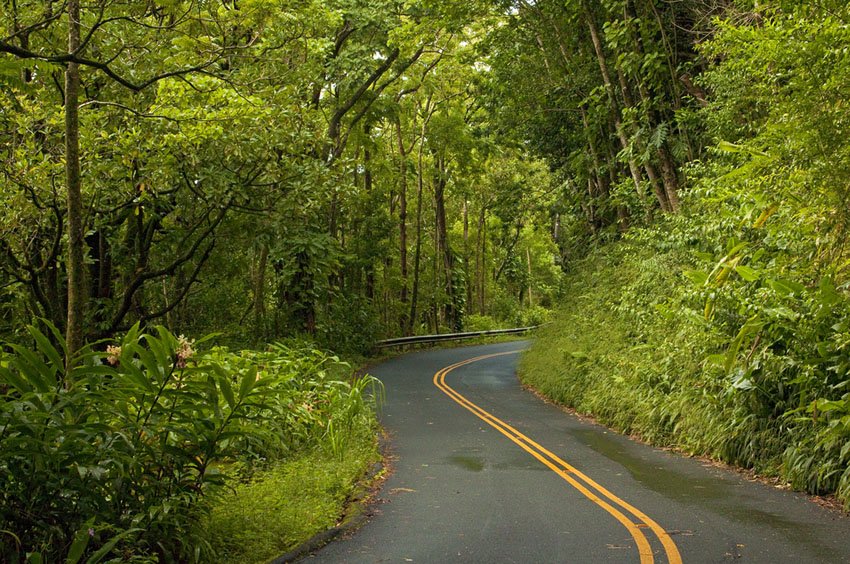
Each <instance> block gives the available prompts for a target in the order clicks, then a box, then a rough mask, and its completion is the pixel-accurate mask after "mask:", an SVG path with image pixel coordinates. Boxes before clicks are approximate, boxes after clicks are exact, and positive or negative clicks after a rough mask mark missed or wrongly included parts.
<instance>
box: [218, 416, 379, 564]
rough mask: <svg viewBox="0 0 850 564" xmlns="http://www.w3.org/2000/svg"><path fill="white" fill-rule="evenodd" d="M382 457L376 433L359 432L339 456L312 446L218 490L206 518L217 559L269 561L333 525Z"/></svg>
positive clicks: (241, 562) (242, 562)
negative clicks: (219, 492) (233, 485)
mask: <svg viewBox="0 0 850 564" xmlns="http://www.w3.org/2000/svg"><path fill="white" fill-rule="evenodd" d="M378 458H379V455H378V452H377V445H376V441H375V436H374V434H370V433H360V434H359V435H358V436H352V437H350V440H349V441H348V442H347V444H346V445H345V446H344V447H343V449H342V451H341V452H340V453H339V455H338V456H334V455H330V454H328V453H327V452H326V451H324V450H322V449H314V450H311V451H309V452H305V453H303V454H302V455H300V456H299V457H297V458H295V459H293V460H288V461H286V462H284V463H282V464H279V465H277V466H275V467H273V468H271V469H269V470H266V471H262V472H259V473H257V475H255V476H254V477H253V478H252V479H251V480H249V481H246V482H244V483H242V484H239V485H237V486H236V487H235V488H234V489H233V490H231V491H229V492H227V493H226V494H222V495H220V496H219V497H218V498H217V499H215V500H214V502H213V508H212V511H211V512H210V515H209V518H208V521H207V522H206V524H205V528H206V529H207V531H208V533H209V536H210V538H212V539H213V540H212V544H213V548H214V549H215V552H216V554H217V556H218V562H221V563H222V564H227V563H234V564H237V563H238V564H250V563H261V562H268V561H269V560H271V559H273V558H275V557H277V556H280V555H281V554H284V553H285V552H287V551H289V550H291V549H293V548H294V547H296V546H298V545H300V544H301V543H303V542H305V541H307V540H308V539H310V538H311V537H312V536H314V535H315V534H317V533H319V532H322V531H324V530H327V529H330V528H332V527H334V526H335V525H336V524H337V523H338V521H339V519H340V517H341V516H342V515H343V512H344V510H345V504H346V502H347V501H348V499H349V496H350V495H351V493H352V491H353V490H354V489H355V488H356V486H357V484H358V481H359V480H361V479H362V478H363V476H364V475H365V473H366V472H367V470H368V468H369V467H370V465H371V464H373V463H374V462H376V461H377V460H378Z"/></svg>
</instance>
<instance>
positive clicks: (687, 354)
mask: <svg viewBox="0 0 850 564" xmlns="http://www.w3.org/2000/svg"><path fill="white" fill-rule="evenodd" d="M724 205H725V210H726V211H725V213H724V214H721V215H718V214H714V215H712V216H710V217H711V221H707V220H705V219H703V218H702V217H700V215H701V214H694V215H691V216H683V217H678V218H673V219H669V220H667V221H666V222H664V223H663V224H662V225H660V226H656V227H654V228H651V229H644V230H639V229H635V230H633V232H631V233H630V234H629V235H628V236H626V237H625V239H624V240H623V241H621V242H619V243H616V244H612V245H609V246H607V247H603V248H601V249H599V250H597V251H596V252H594V253H592V254H591V255H590V256H589V257H588V258H587V259H585V260H584V261H583V262H581V263H578V264H576V265H575V268H574V270H573V273H572V274H571V275H569V276H568V279H567V282H566V289H565V292H564V295H565V298H564V302H563V303H562V307H561V310H560V311H559V313H558V315H556V316H555V322H554V324H553V325H551V326H549V327H546V328H544V329H543V330H541V333H540V336H539V338H538V339H537V341H536V342H535V344H534V345H533V347H532V349H531V351H530V352H529V353H528V354H527V355H526V356H525V358H524V359H523V361H522V364H521V376H522V378H523V380H524V381H525V382H526V383H528V384H530V385H532V386H534V387H536V388H537V389H539V390H540V391H541V392H543V393H544V394H545V395H547V396H549V397H551V398H552V399H554V400H556V401H558V402H560V403H563V404H565V405H567V406H570V407H573V408H575V409H576V410H578V411H579V412H581V413H585V414H592V415H594V416H595V417H597V418H598V419H599V420H600V421H601V422H602V423H605V424H607V425H611V426H613V427H615V428H617V429H619V430H621V431H623V432H625V433H630V434H635V435H638V436H641V437H643V438H644V439H645V440H648V441H651V442H653V443H655V444H659V445H666V446H676V447H679V448H681V449H683V450H685V451H687V452H690V453H695V454H700V455H708V456H711V457H714V458H717V459H720V460H723V461H725V462H728V463H732V464H736V465H739V466H742V467H746V468H753V469H755V470H756V471H758V472H761V473H763V474H766V475H770V476H778V477H780V478H782V479H784V480H786V481H789V482H790V483H791V484H793V485H794V486H796V487H798V488H800V489H804V490H807V491H809V492H812V493H837V494H838V495H839V497H840V498H841V499H843V500H844V501H845V503H850V446H848V445H850V374H849V373H848V372H850V315H848V314H850V298H848V294H847V289H848V288H847V282H846V281H844V282H842V281H841V279H840V278H839V277H838V276H839V275H838V274H837V273H836V271H834V270H830V269H828V268H824V267H818V266H817V265H814V264H813V263H812V262H810V261H803V260H800V258H799V257H801V256H811V254H807V246H813V244H814V241H810V240H809V239H807V238H806V236H805V235H800V234H799V233H798V234H796V235H795V231H794V229H793V225H794V221H795V220H796V216H795V215H794V214H793V213H789V214H787V215H785V214H783V213H782V212H781V211H780V210H777V209H775V208H774V209H770V208H765V210H766V211H763V212H758V211H754V210H753V209H752V208H755V207H757V206H758V203H755V204H754V203H753V202H741V201H739V202H737V203H736V205H735V206H733V205H732V203H730V202H729V201H726V202H725V203H724ZM736 206H737V207H736ZM747 206H750V208H749V212H748V213H745V212H744V211H742V210H747V209H748V208H747ZM703 211H704V210H703ZM771 216H772V217H771ZM742 218H743V219H742ZM768 219H770V222H768Z"/></svg>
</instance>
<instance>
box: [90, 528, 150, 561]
mask: <svg viewBox="0 0 850 564" xmlns="http://www.w3.org/2000/svg"><path fill="white" fill-rule="evenodd" d="M143 530H144V529H137V528H133V529H127V530H126V531H121V532H120V533H118V534H117V535H115V536H114V537H112V538H111V539H109V540H108V541H107V542H106V544H104V545H103V546H102V547H100V548H99V549H98V550H97V551H96V552H94V554H92V555H91V556H89V558H88V560H86V564H97V563H98V562H100V561H101V560H103V558H104V557H105V556H107V555H108V554H109V553H110V552H111V551H112V549H113V548H115V545H117V544H118V542H119V541H121V540H123V539H125V538H127V537H129V536H130V535H133V534H135V533H137V532H139V531H143Z"/></svg>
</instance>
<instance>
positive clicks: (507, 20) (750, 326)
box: [0, 0, 850, 561]
mask: <svg viewBox="0 0 850 564" xmlns="http://www.w3.org/2000/svg"><path fill="white" fill-rule="evenodd" d="M848 30H850V8H848V6H847V5H846V2H843V1H839V0H817V1H816V2H811V1H804V0H767V1H762V0H760V1H753V0H683V1H676V2H672V1H667V0H601V1H598V2H591V1H590V0H557V1H556V0H535V1H526V0H513V1H512V0H504V1H498V2H488V1H485V0H474V1H458V0H401V1H388V0H379V1H377V2H376V1H368V2H367V1H365V0H331V1H327V2H325V1H322V2H319V1H317V0H302V1H299V2H277V1H272V0H245V1H241V2H234V1H231V0H219V1H211V2H197V1H196V0H174V1H170V2H166V3H156V2H146V3H129V4H128V3H126V2H117V1H114V0H94V1H92V2H88V3H85V4H81V3H80V1H79V0H67V1H66V2H60V3H57V2H53V1H52V0H19V1H13V2H5V3H3V9H2V11H0V98H2V100H3V101H2V103H0V312H2V317H0V336H2V338H3V340H4V341H5V342H7V343H8V344H6V345H4V348H3V355H4V356H3V357H2V360H0V378H2V381H0V392H2V394H3V403H2V405H1V406H0V415H2V417H3V419H2V421H0V424H1V425H2V426H0V442H2V444H0V446H2V450H0V467H2V469H3V470H4V472H3V473H2V474H0V479H2V480H4V482H3V484H2V486H3V487H2V495H3V496H4V497H3V498H2V499H3V504H2V506H0V515H2V519H3V521H2V523H0V530H2V532H0V542H2V543H3V544H2V550H3V551H4V552H3V554H2V556H3V557H4V558H9V559H12V558H14V557H15V556H21V555H24V554H25V553H29V554H30V555H31V558H33V559H37V558H38V557H39V556H40V557H41V558H42V559H44V560H55V559H56V558H63V557H66V556H70V557H72V558H70V560H71V561H74V560H80V558H82V557H84V556H85V557H86V558H89V559H91V560H92V561H97V560H98V559H99V558H102V557H104V558H105V557H107V556H109V555H117V554H121V555H122V557H124V558H126V559H133V558H138V559H145V558H155V557H162V558H175V559H181V560H191V559H196V558H200V559H203V558H207V559H209V558H212V556H211V555H212V554H214V552H215V551H216V550H218V551H220V552H221V553H222V554H224V553H225V552H226V553H227V554H229V555H230V556H232V557H233V558H235V559H239V558H240V556H239V555H238V551H237V550H236V548H234V547H232V546H219V545H216V546H213V545H210V544H209V543H208V538H206V537H204V536H203V535H204V531H209V530H212V529H215V528H216V527H219V528H221V530H232V529H235V528H238V527H240V525H239V524H238V523H235V522H231V521H228V520H227V519H222V518H221V514H220V513H219V514H217V513H215V512H214V511H213V512H212V513H210V512H208V511H207V507H208V506H207V505H206V503H205V502H204V503H201V502H199V500H204V499H209V496H207V493H211V492H213V491H214V490H216V489H217V488H219V489H220V486H221V481H222V480H221V479H220V477H219V475H218V474H217V472H223V473H224V474H226V475H230V476H233V475H238V476H239V478H240V479H241V480H242V481H241V482H239V483H240V486H239V488H242V489H241V490H240V491H244V492H246V496H247V498H252V497H251V496H255V498H256V499H267V498H268V496H269V495H270V494H269V493H268V491H269V490H268V484H267V483H265V482H263V481H262V480H254V481H252V480H251V477H252V475H254V472H255V470H256V469H257V468H262V472H259V473H257V474H256V475H254V477H256V476H259V475H265V476H268V477H269V479H270V480H272V482H273V483H285V482H287V480H289V478H287V476H288V474H287V473H286V471H285V470H282V469H281V468H279V467H275V466H274V465H273V464H271V465H270V466H269V467H268V468H266V467H265V465H267V464H268V463H270V462H271V461H280V460H284V459H288V460H290V462H292V463H293V464H295V465H296V466H297V465H298V464H299V462H298V461H303V460H320V459H321V460H325V461H326V462H327V461H328V460H330V459H334V460H335V461H336V462H339V463H340V467H339V468H347V470H344V471H343V470H340V471H339V472H336V471H335V470H331V468H332V467H331V466H330V465H326V466H323V467H324V468H325V469H326V470H327V472H325V473H324V474H322V473H321V472H317V477H321V476H322V475H324V476H335V477H334V478H332V479H328V480H319V482H321V483H320V484H318V485H317V486H316V488H315V489H316V491H322V492H325V493H324V494H323V495H328V496H330V497H334V496H336V497H338V493H339V492H338V490H336V489H335V488H337V487H338V486H339V484H340V483H343V482H350V480H351V479H352V478H351V475H352V472H350V471H349V470H351V468H352V467H351V466H350V465H348V463H347V459H346V457H347V456H349V455H351V454H352V452H354V451H357V450H358V448H354V447H357V445H362V444H363V441H359V442H358V441H357V440H353V439H352V441H353V442H352V444H353V445H354V447H353V450H350V449H348V448H347V444H348V439H349V438H350V437H360V438H362V436H363V433H360V432H359V431H357V430H356V429H360V430H361V431H362V430H363V429H364V428H366V429H368V427H369V424H370V423H369V422H370V421H371V419H370V417H371V416H370V415H368V414H369V413H370V410H369V409H368V408H367V406H366V404H367V401H366V399H365V398H366V397H368V396H369V394H367V393H366V390H365V389H364V386H366V385H367V383H368V382H369V381H368V380H360V381H356V383H354V384H352V383H346V382H349V381H348V379H347V378H341V379H335V378H329V377H327V376H326V370H325V365H326V364H328V363H331V364H333V361H332V360H331V359H329V358H328V357H327V356H325V355H324V354H323V353H316V352H314V351H313V349H312V346H311V347H308V349H301V348H299V349H297V350H295V349H290V348H287V347H285V346H277V345H275V346H273V347H271V348H270V349H269V350H268V351H267V352H262V353H259V352H248V353H240V354H233V353H230V352H227V351H226V350H225V349H220V348H211V349H210V350H209V351H208V352H205V353H203V354H202V355H200V354H195V355H194V356H192V357H191V358H190V353H194V350H193V344H192V342H191V341H190V340H187V339H185V338H177V337H174V335H175V334H180V333H184V334H191V335H200V334H206V333H210V332H221V333H222V334H223V335H222V336H220V337H218V339H219V341H218V342H219V343H225V342H226V343H230V344H238V345H239V346H242V345H243V344H246V343H248V344H252V345H255V346H257V347H258V348H264V347H265V343H267V342H269V341H276V340H279V339H285V338H292V337H294V336H307V337H309V338H310V339H311V340H313V341H314V342H319V343H321V344H324V345H330V346H332V347H333V348H334V349H335V350H338V351H357V352H360V351H364V350H366V349H368V348H369V346H370V345H371V344H372V343H373V342H374V340H375V339H376V338H378V337H380V336H395V335H398V334H412V333H420V332H438V331H451V330H459V329H462V328H465V327H468V328H482V329H484V328H492V327H495V326H497V325H499V324H511V325H520V324H521V325H530V324H537V323H539V322H540V321H542V320H543V319H544V318H545V316H546V310H547V308H549V307H551V306H553V305H557V304H558V303H559V302H561V304H562V305H563V312H562V314H561V316H560V319H559V321H558V322H557V323H556V324H555V325H554V326H553V327H551V328H550V329H549V330H548V333H547V334H546V335H544V336H542V337H541V339H540V344H539V345H538V347H537V349H536V350H537V352H536V353H532V355H531V356H530V357H529V359H528V360H527V361H526V369H525V370H526V375H527V376H526V377H527V378H528V379H529V381H531V382H532V383H534V384H535V385H538V386H539V387H540V388H541V389H543V390H544V391H545V392H547V393H549V394H550V395H552V396H553V397H556V398H557V399H559V400H561V401H564V402H566V403H569V404H571V405H574V406H576V407H578V408H579V409H581V410H582V411H588V412H593V413H595V414H597V415H599V416H600V417H601V418H603V419H604V420H606V421H609V422H611V423H612V424H615V425H617V426H619V427H621V428H623V429H626V430H629V431H632V432H637V433H640V434H642V435H643V436H645V437H647V438H650V439H652V440H655V441H658V442H662V443H665V444H676V445H679V446H681V447H683V448H686V449H689V450H691V451H693V452H701V453H709V454H712V455H714V456H717V457H719V458H722V459H724V460H728V461H731V462H735V463H737V464H742V465H746V466H751V467H755V468H757V469H759V470H761V471H764V472H767V473H771V474H777V475H781V476H784V477H785V478H787V479H788V480H790V481H791V482H793V483H794V484H795V485H797V486H799V487H801V488H806V489H808V490H809V491H813V492H832V491H837V492H838V493H839V495H841V496H842V498H843V499H845V500H850V470H848V468H850V447H848V445H850V389H848V381H850V376H848V370H850V359H848V354H849V353H848V347H850V336H848V335H850V321H848V309H850V304H848V300H850V297H848V291H850V287H849V286H850V279H848V265H850V262H848V251H850V247H848V242H847V240H848V220H850V207H848V190H847V179H848V178H850V151H848V144H847V139H848V137H850V135H848V125H847V124H848V120H847V112H848V108H847V99H848V94H850V31H848ZM564 272H567V273H569V278H568V279H567V281H566V284H564ZM562 290H563V291H562ZM36 318H39V319H45V320H47V324H46V325H45V326H46V327H55V328H57V329H56V330H53V329H50V330H48V331H45V332H44V333H42V332H40V331H37V330H35V329H30V330H27V329H26V327H27V326H28V325H29V324H31V323H32V321H33V319H36ZM157 324H160V325H161V327H160V328H155V327H158V326H157ZM119 341H120V342H119ZM107 343H118V344H114V345H112V347H113V348H111V349H108V350H107V351H103V350H102V349H103V347H104V346H105V345H106V344H107ZM116 347H117V348H116ZM552 350H557V351H559V353H558V354H557V355H555V357H552V355H551V354H549V353H550V351H552ZM532 368H533V370H532ZM365 436H369V433H368V431H367V432H366V434H365ZM370 440H371V439H370ZM355 443H356V444H355ZM317 446H320V447H321V449H320V450H321V454H317V452H318V451H315V448H314V447H317ZM349 446H350V445H349ZM340 455H342V456H340ZM311 457H314V458H311ZM322 457H330V458H322ZM366 458H368V456H366V457H362V456H361V460H365V459H366ZM328 464H330V463H329V462H328ZM355 466H357V465H356V464H355ZM354 474H356V472H354ZM343 475H345V476H347V477H346V478H339V476H343ZM248 492H253V493H248ZM329 492H331V493H329ZM213 497H214V498H215V499H217V500H219V501H221V500H223V499H225V498H224V497H221V496H218V495H216V496H213ZM252 499H253V498H252ZM273 501H275V502H277V501H280V498H279V497H277V498H275V499H274V500H273ZM222 503H235V502H233V499H231V500H229V501H227V502H224V501H222ZM234 507H235V508H236V509H238V512H241V513H242V514H244V515H248V516H250V515H253V513H252V511H253V510H254V509H255V507H254V506H253V505H251V503H248V504H247V506H246V507H239V506H238V503H236V505H235V506H234ZM204 519H211V520H208V521H204V522H205V523H207V524H206V525H204V526H202V527H198V526H197V523H199V522H200V521H201V520H204ZM246 519H248V520H250V517H247V518H246ZM294 520H295V521H296V522H297V521H298V518H294ZM210 523H212V524H210ZM165 529H168V531H169V534H167V535H162V534H159V532H161V531H163V530H165ZM178 533H179V534H178ZM246 534H247V533H246ZM255 538H258V537H255ZM258 544H262V545H265V541H258ZM278 548H279V547H277V546H275V547H274V548H270V549H269V550H277V549H278Z"/></svg>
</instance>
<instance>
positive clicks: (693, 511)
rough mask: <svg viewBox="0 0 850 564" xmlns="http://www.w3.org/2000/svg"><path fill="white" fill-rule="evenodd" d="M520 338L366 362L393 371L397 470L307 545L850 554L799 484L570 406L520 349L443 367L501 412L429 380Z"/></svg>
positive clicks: (379, 551)
mask: <svg viewBox="0 0 850 564" xmlns="http://www.w3.org/2000/svg"><path fill="white" fill-rule="evenodd" d="M523 346H524V344H523V343H503V344H497V345H487V346H480V347H467V348H460V349H448V350H437V351H427V352H419V353H414V354H410V355H405V356H402V357H399V358H396V359H393V360H391V361H388V362H386V363H383V364H381V365H380V366H378V367H375V368H374V369H373V370H372V371H371V372H372V373H373V374H374V375H375V376H377V377H379V378H380V379H381V380H382V381H383V382H384V384H385V386H386V395H387V402H386V404H385V406H384V408H383V413H382V421H383V424H384V426H385V428H386V429H387V431H388V432H389V434H390V437H391V445H392V446H391V454H392V467H393V473H392V474H391V476H390V477H389V478H388V479H387V481H386V483H385V484H384V486H383V488H382V489H381V491H380V493H379V494H378V497H377V500H376V503H375V504H374V505H373V506H372V508H371V511H372V515H371V517H370V520H369V522H368V523H366V524H365V525H364V526H363V527H362V528H361V529H360V530H358V531H356V532H355V533H353V534H352V535H350V537H349V538H346V539H343V540H340V541H337V542H334V543H332V544H331V545H328V546H327V547H325V548H324V549H322V550H320V551H319V552H317V553H316V554H313V555H311V556H309V557H307V560H309V561H317V562H524V563H525V562H642V563H647V562H668V561H674V562H675V561H676V557H677V556H679V555H680V557H681V560H682V561H683V562H727V561H746V562H765V563H774V562H795V563H797V562H813V563H815V562H818V563H819V562H848V563H850V518H848V517H845V516H843V515H842V514H839V513H837V512H834V511H830V510H827V509H824V508H822V507H820V506H818V505H816V504H814V503H813V502H812V501H810V500H809V499H808V498H807V497H806V496H804V495H801V494H795V493H793V492H788V491H784V490H780V489H777V488H774V487H771V486H769V485H766V484H762V483H756V482H751V481H748V480H746V479H745V478H744V477H742V476H741V475H739V474H736V473H734V472H730V471H728V470H725V469H722V468H718V467H716V466H713V465H710V464H705V463H703V462H701V461H699V460H697V459H691V458H686V457H682V456H679V455H677V454H674V453H670V452H667V451H663V450H659V449H654V448H651V447H648V446H646V445H642V444H639V443H636V442H633V441H631V440H629V439H628V438H627V437H623V436H621V435H618V434H615V433H613V432H610V431H608V430H607V429H605V428H603V427H600V426H597V425H594V424H591V423H587V422H584V421H581V420H579V419H578V418H576V417H573V416H571V415H569V414H566V413H564V412H563V411H562V410H560V409H558V408H557V407H555V406H552V405H550V404H547V403H545V402H543V401H542V400H540V399H538V398H536V397H535V396H534V395H532V394H530V393H529V392H527V391H525V390H523V389H522V388H521V386H520V385H519V383H518V381H517V379H516V376H515V366H516V361H517V355H516V354H509V355H505V356H498V357H493V358H488V359H483V360H481V361H478V362H474V363H471V364H467V365H465V366H460V367H458V368H456V369H454V370H453V371H451V372H450V373H448V374H446V376H445V383H446V384H447V385H448V386H450V388H451V390H453V391H454V392H456V393H458V394H461V395H462V397H463V398H464V399H465V400H467V401H468V402H471V405H473V406H475V407H478V408H481V409H483V410H486V413H487V414H488V415H490V416H491V417H492V418H493V420H495V421H498V422H499V423H498V424H490V423H488V420H486V417H483V418H482V416H476V414H475V413H473V412H471V409H470V408H465V407H464V406H462V405H459V403H458V402H457V401H455V400H453V399H452V398H451V397H449V396H448V395H447V394H446V393H444V392H443V391H441V389H439V388H438V387H437V386H435V383H434V375H435V373H437V372H438V371H440V370H441V369H443V368H444V367H447V366H449V365H451V364H453V363H456V362H459V361H462V360H464V359H468V358H473V357H477V356H480V355H486V354H492V353H500V352H509V351H515V350H519V349H521V348H523ZM500 429H501V430H500ZM505 429H510V430H505ZM509 436H522V437H526V438H528V439H529V440H533V443H534V444H535V445H537V446H539V447H540V449H538V448H537V447H533V448H531V450H532V451H534V452H537V451H540V452H543V451H546V452H550V453H551V454H552V456H553V457H556V458H557V460H559V461H562V462H564V463H565V464H567V465H568V466H563V465H561V464H560V462H557V463H554V462H550V463H549V465H548V466H547V465H545V464H544V463H542V462H541V460H540V459H539V458H536V457H535V456H534V455H532V454H530V452H529V451H527V450H524V449H523V448H521V447H520V446H519V442H517V441H515V440H512V439H510V437H509ZM523 440H524V439H523ZM538 457H540V458H544V457H543V456H542V455H538ZM555 467H557V469H560V471H561V473H562V475H559V474H558V473H557V472H556V471H554V470H553V468H555ZM567 467H569V468H574V470H575V472H572V471H569V470H564V469H563V468H567ZM580 476H585V477H587V478H588V479H592V481H593V483H596V484H598V485H600V486H601V487H602V488H604V490H605V491H607V492H610V493H611V494H612V496H615V497H614V499H618V500H621V501H622V505H621V506H617V503H615V502H613V501H610V499H608V498H605V499H602V501H601V502H600V501H599V500H598V499H597V500H596V501H594V499H593V498H594V497H597V498H604V497H605V496H604V495H601V494H598V491H597V490H593V489H592V488H589V487H588V488H587V489H590V490H592V491H590V495H588V494H586V493H582V491H581V490H580V488H577V487H575V486H574V485H572V484H571V483H569V482H568V479H573V480H575V479H579V478H580ZM576 477H578V478H576ZM579 482H580V485H583V484H585V482H581V479H579ZM597 494H598V495H597ZM604 504H608V505H611V506H617V507H615V509H619V510H620V512H621V514H626V515H627V516H628V517H629V518H630V519H632V520H633V521H635V526H636V527H637V528H638V529H639V533H638V535H640V534H644V535H645V537H646V538H647V539H648V543H649V548H650V552H648V553H647V552H646V551H645V553H644V554H643V556H641V554H640V553H639V550H638V543H637V542H636V541H637V540H638V539H637V536H636V535H635V534H633V533H630V531H629V530H627V527H626V526H624V524H623V522H618V520H617V519H616V518H615V516H614V514H615V513H616V511H615V512H614V513H612V512H610V511H607V510H605V509H604V507H603V505H604ZM625 506H628V507H634V508H636V509H637V510H639V511H640V512H642V514H645V515H646V516H647V517H648V518H649V519H650V520H651V521H652V522H654V523H657V524H658V525H659V526H660V527H661V529H663V530H662V533H664V536H667V538H668V539H670V540H671V541H672V542H673V543H675V550H674V551H673V552H671V551H670V550H669V549H665V547H664V546H663V545H662V542H661V540H660V536H658V535H652V534H650V531H649V526H648V525H647V524H646V523H643V522H641V519H638V518H632V516H631V514H630V513H629V512H628V511H626V510H624V509H622V507H625ZM630 524H631V523H630ZM632 531H634V529H632ZM676 552H678V555H677V554H675V553H676Z"/></svg>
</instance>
